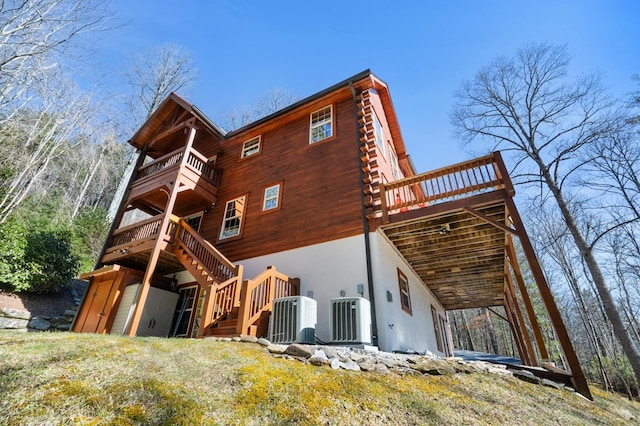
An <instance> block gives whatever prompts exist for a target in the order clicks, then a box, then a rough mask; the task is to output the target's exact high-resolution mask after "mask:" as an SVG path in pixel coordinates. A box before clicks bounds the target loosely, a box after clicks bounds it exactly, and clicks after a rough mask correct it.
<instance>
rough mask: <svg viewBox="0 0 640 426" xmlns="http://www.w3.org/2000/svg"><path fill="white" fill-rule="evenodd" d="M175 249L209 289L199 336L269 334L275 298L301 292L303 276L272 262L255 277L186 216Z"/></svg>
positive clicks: (181, 222) (201, 282)
mask: <svg viewBox="0 0 640 426" xmlns="http://www.w3.org/2000/svg"><path fill="white" fill-rule="evenodd" d="M173 253H174V254H175V256H176V257H177V258H178V259H179V260H180V262H181V263H182V264H183V265H184V267H185V268H186V269H187V271H189V272H190V273H191V275H193V277H194V278H195V279H196V281H197V282H198V284H199V285H200V286H201V287H202V288H204V289H205V290H206V296H205V300H204V304H203V309H202V316H201V318H200V329H199V330H198V337H204V336H218V337H233V336H241V335H250V336H266V335H267V332H268V324H269V315H270V314H271V309H272V303H273V300H274V299H276V298H279V297H286V296H295V295H298V294H299V293H300V280H299V279H297V278H289V277H288V276H286V275H284V274H282V273H280V272H278V271H276V269H275V268H274V267H272V266H269V267H268V268H267V269H266V270H265V271H264V272H262V273H261V274H259V275H258V276H257V277H256V278H254V279H253V280H244V281H243V279H242V272H243V268H242V265H237V266H236V265H234V264H233V263H231V261H229V260H228V259H227V258H226V257H224V256H223V255H222V253H220V252H219V251H218V250H217V249H216V248H215V247H214V246H213V245H211V244H210V243H209V242H208V241H206V240H205V239H203V238H202V237H201V236H200V235H199V234H198V233H197V232H196V231H195V230H194V229H193V228H191V227H190V226H189V225H188V224H187V223H186V222H185V221H184V220H182V219H180V220H179V221H178V222H177V224H176V232H175V241H174V249H173Z"/></svg>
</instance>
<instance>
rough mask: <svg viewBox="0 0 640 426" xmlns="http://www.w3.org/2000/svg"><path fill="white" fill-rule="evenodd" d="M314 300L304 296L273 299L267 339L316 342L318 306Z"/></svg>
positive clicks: (285, 341)
mask: <svg viewBox="0 0 640 426" xmlns="http://www.w3.org/2000/svg"><path fill="white" fill-rule="evenodd" d="M317 306H318V305H317V303H316V301H315V300H313V299H310V298H308V297H305V296H290V297H282V298H280V299H275V300H274V301H273V311H272V312H271V318H270V319H269V340H270V341H271V342H272V343H283V344H284V343H287V344H288V343H309V344H314V343H315V342H316V337H315V336H316V323H317V321H318V307H317Z"/></svg>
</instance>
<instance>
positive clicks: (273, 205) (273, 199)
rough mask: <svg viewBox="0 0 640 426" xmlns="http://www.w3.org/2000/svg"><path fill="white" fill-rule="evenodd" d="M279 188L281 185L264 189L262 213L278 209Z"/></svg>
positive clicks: (277, 184)
mask: <svg viewBox="0 0 640 426" xmlns="http://www.w3.org/2000/svg"><path fill="white" fill-rule="evenodd" d="M280 186H281V183H276V184H275V185H271V186H268V187H266V188H265V189H264V196H263V197H262V211H265V212H266V211H269V210H275V209H277V208H279V207H280Z"/></svg>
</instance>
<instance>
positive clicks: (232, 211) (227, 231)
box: [220, 196, 246, 240]
mask: <svg viewBox="0 0 640 426" xmlns="http://www.w3.org/2000/svg"><path fill="white" fill-rule="evenodd" d="M245 200H246V196H242V197H238V198H236V199H235V200H230V201H227V204H226V206H225V207H224V218H223V219H222V230H221V231H220V239H221V240H223V239H225V238H231V237H236V236H238V235H240V229H241V226H242V220H243V219H244V210H245V208H244V206H245Z"/></svg>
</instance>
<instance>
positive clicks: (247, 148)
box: [240, 136, 260, 158]
mask: <svg viewBox="0 0 640 426" xmlns="http://www.w3.org/2000/svg"><path fill="white" fill-rule="evenodd" d="M259 152H260V136H256V137H255V138H253V139H249V140H248V141H246V142H245V143H244V144H242V154H241V155H240V158H246V157H248V156H250V155H253V154H257V153H259Z"/></svg>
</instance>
